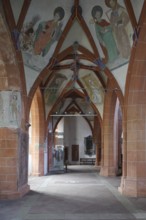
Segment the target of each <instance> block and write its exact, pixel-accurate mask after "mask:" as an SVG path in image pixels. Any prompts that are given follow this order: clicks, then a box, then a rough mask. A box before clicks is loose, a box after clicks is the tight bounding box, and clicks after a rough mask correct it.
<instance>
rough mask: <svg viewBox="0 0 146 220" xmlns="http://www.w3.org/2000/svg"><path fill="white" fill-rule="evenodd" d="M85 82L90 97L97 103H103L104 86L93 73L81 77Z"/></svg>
mask: <svg viewBox="0 0 146 220" xmlns="http://www.w3.org/2000/svg"><path fill="white" fill-rule="evenodd" d="M81 80H82V81H83V83H84V86H85V88H86V90H87V92H88V95H89V99H90V100H91V101H92V102H93V103H94V104H95V105H98V104H102V103H103V97H104V94H103V89H102V86H101V85H100V84H99V82H98V81H97V79H96V78H95V77H94V76H93V73H91V74H90V73H89V74H88V75H86V76H84V77H82V78H81Z"/></svg>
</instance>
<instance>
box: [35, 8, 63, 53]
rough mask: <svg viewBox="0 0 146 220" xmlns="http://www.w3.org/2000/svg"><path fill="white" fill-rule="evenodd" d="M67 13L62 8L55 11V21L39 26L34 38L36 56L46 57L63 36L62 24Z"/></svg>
mask: <svg viewBox="0 0 146 220" xmlns="http://www.w3.org/2000/svg"><path fill="white" fill-rule="evenodd" d="M64 15H65V12H64V9H63V8H62V7H57V8H56V9H55V10H54V18H53V20H49V21H43V22H41V23H40V24H39V26H38V28H37V30H36V32H35V38H34V45H33V47H34V48H33V49H34V54H35V55H41V56H42V57H44V56H46V54H47V53H48V51H49V49H50V47H51V45H52V44H53V43H54V42H55V41H57V40H58V39H59V37H60V35H61V28H62V25H63V24H62V22H60V21H61V20H62V19H63V18H64Z"/></svg>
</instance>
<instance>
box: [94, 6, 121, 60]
mask: <svg viewBox="0 0 146 220" xmlns="http://www.w3.org/2000/svg"><path fill="white" fill-rule="evenodd" d="M91 14H92V17H93V20H91V21H90V23H94V25H95V31H96V36H97V38H98V40H99V43H100V45H101V47H102V49H103V52H104V54H105V57H106V56H107V62H108V63H112V62H114V61H115V60H116V59H117V58H118V49H117V45H116V41H115V39H114V36H113V33H112V26H111V24H110V23H109V22H107V21H106V20H105V19H102V15H103V9H102V7H101V6H99V5H96V6H94V7H93V8H92V11H91Z"/></svg>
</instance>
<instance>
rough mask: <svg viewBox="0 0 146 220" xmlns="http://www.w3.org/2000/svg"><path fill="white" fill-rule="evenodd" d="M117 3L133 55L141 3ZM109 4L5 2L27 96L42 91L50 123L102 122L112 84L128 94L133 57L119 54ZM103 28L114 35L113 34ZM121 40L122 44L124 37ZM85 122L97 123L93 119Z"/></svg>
mask: <svg viewBox="0 0 146 220" xmlns="http://www.w3.org/2000/svg"><path fill="white" fill-rule="evenodd" d="M113 2H115V4H116V5H117V6H118V7H119V10H123V11H122V13H125V17H126V16H127V23H126V25H125V31H126V34H127V37H128V38H127V40H126V42H129V47H130V52H131V48H132V45H133V39H135V38H134V37H133V36H134V32H135V30H136V28H137V26H138V20H139V16H140V15H139V12H138V9H139V11H140V10H141V8H142V5H143V0H142V1H138V2H139V5H138V6H136V3H135V1H132V0H131V1H129V0H128V1H124V0H119V1H113ZM109 4H110V1H107V0H105V1H101V0H90V1H89V0H59V1H58V0H42V1H40V0H4V1H2V5H3V7H4V11H5V18H6V21H7V23H8V26H9V29H10V31H11V33H12V36H13V39H14V41H15V48H16V50H17V51H18V53H19V56H20V54H21V55H22V59H23V67H24V75H25V80H26V92H27V95H28V96H29V95H31V96H33V95H34V94H35V91H36V90H37V89H38V88H40V89H41V91H42V94H43V97H44V103H45V112H46V119H47V118H48V116H49V115H50V114H59V115H63V114H65V112H67V113H70V114H74V113H78V114H85V115H87V114H91V115H93V114H97V115H98V117H100V118H102V117H103V107H104V97H105V92H107V90H108V89H109V88H107V83H108V81H109V80H112V83H113V85H114V86H113V88H112V89H113V90H114V89H115V90H119V91H120V93H121V94H122V95H124V88H125V81H126V74H127V67H128V62H129V59H130V55H129V54H128V55H123V54H122V53H121V51H120V45H118V44H119V42H118V39H116V36H115V35H114V34H115V33H114V31H113V33H112V32H110V31H111V30H110V28H111V27H112V24H111V16H112V13H113V11H114V10H113V9H112V7H111V6H110V5H109ZM135 7H137V11H136V9H135ZM138 7H139V8H138ZM97 9H98V11H99V12H100V13H101V14H102V20H100V22H98V21H97V19H96V16H98V15H97V14H96V10H97ZM119 13H121V12H120V11H119ZM108 28H109V29H108ZM103 29H104V31H105V32H106V30H110V31H109V35H104V33H103ZM111 33H112V35H113V36H111V35H110V34H111ZM112 37H113V38H112ZM112 39H114V42H112ZM120 40H121V45H122V43H123V42H122V35H121V37H120ZM124 40H125V39H124ZM126 42H125V45H126V47H127V48H128V46H127V45H128V43H127V44H126ZM114 45H115V46H114ZM114 47H115V48H114ZM123 47H124V46H123ZM115 49H116V50H117V51H116V50H115ZM114 50H115V52H114ZM125 50H126V49H125ZM114 53H115V54H114ZM86 118H87V120H89V121H92V120H93V117H90V115H89V116H86Z"/></svg>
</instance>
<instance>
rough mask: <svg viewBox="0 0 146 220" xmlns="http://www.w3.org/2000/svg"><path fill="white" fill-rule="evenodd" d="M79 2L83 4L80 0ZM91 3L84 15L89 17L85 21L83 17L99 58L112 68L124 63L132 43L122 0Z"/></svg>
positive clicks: (130, 29)
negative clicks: (87, 12) (86, 13)
mask: <svg viewBox="0 0 146 220" xmlns="http://www.w3.org/2000/svg"><path fill="white" fill-rule="evenodd" d="M81 3H82V4H83V1H82V0H81ZM86 3H87V1H86ZM91 4H92V7H91V5H90V6H89V8H90V13H89V14H88V15H86V17H88V16H89V17H90V19H88V21H87V18H86V17H85V20H86V22H87V25H88V27H89V29H90V31H91V33H92V36H93V38H94V40H95V43H96V45H97V47H98V50H99V53H100V58H101V59H103V60H104V62H105V64H106V66H107V67H109V69H111V70H113V69H115V68H117V67H120V66H122V65H124V64H126V63H127V62H128V61H129V58H130V52H131V47H132V43H133V29H132V25H131V22H130V18H129V15H128V13H127V10H126V8H125V5H124V1H123V0H119V1H117V0H104V1H99V0H98V1H93V0H92V1H91ZM83 7H84V5H83ZM83 11H84V10H83ZM88 11H89V10H88Z"/></svg>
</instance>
